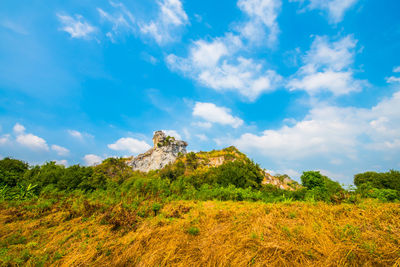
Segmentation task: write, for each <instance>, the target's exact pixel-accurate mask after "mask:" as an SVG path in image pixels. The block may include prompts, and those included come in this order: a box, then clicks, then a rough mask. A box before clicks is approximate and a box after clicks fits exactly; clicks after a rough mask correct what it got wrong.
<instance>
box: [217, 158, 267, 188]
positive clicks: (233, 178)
mask: <svg viewBox="0 0 400 267" xmlns="http://www.w3.org/2000/svg"><path fill="white" fill-rule="evenodd" d="M210 178H211V180H213V181H214V182H215V183H217V184H220V185H222V186H228V185H234V186H236V187H241V188H248V187H253V188H259V187H260V185H261V182H262V180H263V179H264V175H263V171H262V169H261V168H260V166H258V164H255V163H254V162H253V161H251V160H245V161H241V160H236V161H228V162H225V163H224V164H222V165H221V166H219V167H217V168H214V169H213V170H212V171H211V173H210Z"/></svg>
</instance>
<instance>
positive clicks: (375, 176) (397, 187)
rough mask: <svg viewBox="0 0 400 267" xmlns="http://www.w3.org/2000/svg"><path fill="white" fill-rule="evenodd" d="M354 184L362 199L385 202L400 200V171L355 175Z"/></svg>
mask: <svg viewBox="0 0 400 267" xmlns="http://www.w3.org/2000/svg"><path fill="white" fill-rule="evenodd" d="M354 184H355V185H356V186H357V190H356V193H359V194H360V195H361V196H362V197H369V198H377V199H379V200H381V201H384V202H386V201H395V200H400V171H396V170H390V171H388V172H383V173H378V172H364V173H359V174H356V175H354Z"/></svg>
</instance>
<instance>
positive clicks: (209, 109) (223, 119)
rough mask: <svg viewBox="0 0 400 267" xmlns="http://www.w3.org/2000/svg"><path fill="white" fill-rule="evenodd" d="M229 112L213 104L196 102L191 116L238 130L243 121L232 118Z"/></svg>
mask: <svg viewBox="0 0 400 267" xmlns="http://www.w3.org/2000/svg"><path fill="white" fill-rule="evenodd" d="M230 113H231V110H230V109H228V108H225V107H218V106H216V105H215V104H213V103H201V102H196V104H195V106H194V108H193V113H192V114H193V116H197V117H200V118H202V119H204V120H206V121H208V122H210V123H219V124H222V125H230V126H232V127H233V128H238V127H239V126H241V125H242V124H243V120H242V119H240V118H238V117H234V116H232V115H231V114H230Z"/></svg>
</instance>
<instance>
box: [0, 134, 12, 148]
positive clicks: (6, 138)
mask: <svg viewBox="0 0 400 267" xmlns="http://www.w3.org/2000/svg"><path fill="white" fill-rule="evenodd" d="M9 142H10V135H9V134H4V135H3V136H1V137H0V145H5V144H8V143H9Z"/></svg>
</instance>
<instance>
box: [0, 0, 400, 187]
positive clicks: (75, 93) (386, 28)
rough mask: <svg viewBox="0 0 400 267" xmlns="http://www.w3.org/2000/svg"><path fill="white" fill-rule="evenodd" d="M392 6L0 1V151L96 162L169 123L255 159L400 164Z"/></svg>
mask: <svg viewBox="0 0 400 267" xmlns="http://www.w3.org/2000/svg"><path fill="white" fill-rule="evenodd" d="M399 11H400V2H399V1H398V0H386V1H384V4H383V2H382V1H374V0H238V1H233V0H231V1H228V0H220V1H214V0H213V1H211V0H203V1H195V0H155V1H149V0H133V1H117V0H113V1H103V0H99V1H87V0H79V1H78V0H71V1H58V0H56V1H36V0H34V1H32V0H29V1H27V0H21V1H11V0H3V1H1V2H0V156H1V157H6V156H11V157H14V158H18V159H22V160H25V161H27V162H29V163H31V164H39V163H43V162H45V161H50V160H56V161H57V162H59V163H61V164H66V165H72V164H77V163H79V164H93V163H95V162H98V161H101V160H102V159H104V158H106V157H111V156H125V155H137V154H138V153H142V152H144V151H146V150H147V149H149V147H150V146H151V143H152V142H151V137H152V133H153V131H155V130H166V131H167V132H168V133H169V134H170V135H175V136H177V137H179V138H182V139H184V140H186V141H188V142H189V147H188V149H189V150H191V151H200V150H210V149H214V148H215V149H218V148H223V147H226V146H230V145H235V146H237V147H238V148H239V149H240V150H242V151H243V152H245V153H247V154H248V155H249V157H250V158H252V159H254V160H255V161H256V162H258V163H260V165H261V166H262V167H263V168H266V169H268V170H270V171H271V172H273V173H276V172H277V173H287V174H289V175H290V176H292V177H294V178H298V177H299V176H300V173H301V172H302V171H305V170H320V171H321V172H322V173H324V174H326V175H328V176H329V177H331V178H333V179H336V180H339V181H340V182H343V183H350V182H351V181H352V178H353V175H354V174H355V173H359V172H364V171H367V170H373V171H387V170H389V169H399V168H400V19H399Z"/></svg>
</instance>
